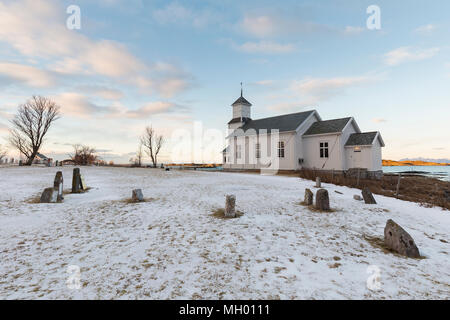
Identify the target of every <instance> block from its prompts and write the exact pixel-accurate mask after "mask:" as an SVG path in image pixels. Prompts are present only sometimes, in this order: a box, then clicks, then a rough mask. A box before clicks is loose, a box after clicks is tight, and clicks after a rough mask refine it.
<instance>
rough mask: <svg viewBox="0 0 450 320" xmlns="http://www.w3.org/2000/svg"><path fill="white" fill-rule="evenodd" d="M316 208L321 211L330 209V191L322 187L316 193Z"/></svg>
mask: <svg viewBox="0 0 450 320" xmlns="http://www.w3.org/2000/svg"><path fill="white" fill-rule="evenodd" d="M316 209H317V210H320V211H330V197H329V196H328V191H327V190H325V189H320V190H318V191H317V193H316Z"/></svg>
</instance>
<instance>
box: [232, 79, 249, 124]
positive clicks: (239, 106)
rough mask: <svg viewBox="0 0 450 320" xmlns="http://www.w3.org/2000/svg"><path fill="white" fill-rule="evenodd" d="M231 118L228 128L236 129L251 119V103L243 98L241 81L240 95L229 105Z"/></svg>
mask: <svg viewBox="0 0 450 320" xmlns="http://www.w3.org/2000/svg"><path fill="white" fill-rule="evenodd" d="M231 106H232V107H233V119H231V121H230V122H229V123H228V125H229V128H230V129H236V128H239V127H241V126H242V125H244V124H245V123H246V122H248V121H250V120H251V107H252V104H251V103H250V102H248V101H247V99H245V98H244V89H243V85H242V82H241V96H240V97H239V98H238V99H237V100H236V101H235V102H234V103H233V104H232V105H231Z"/></svg>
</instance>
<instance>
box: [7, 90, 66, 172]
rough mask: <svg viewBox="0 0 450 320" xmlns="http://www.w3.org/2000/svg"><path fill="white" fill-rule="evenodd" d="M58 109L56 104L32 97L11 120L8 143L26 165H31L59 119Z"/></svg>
mask: <svg viewBox="0 0 450 320" xmlns="http://www.w3.org/2000/svg"><path fill="white" fill-rule="evenodd" d="M59 109H60V108H59V106H57V105H56V103H54V102H53V101H51V100H49V99H47V98H44V97H41V96H33V97H32V98H31V99H30V100H28V101H27V102H26V103H25V104H23V105H20V106H19V108H18V111H17V114H16V116H15V117H14V119H12V120H11V123H12V126H13V128H12V129H11V130H10V136H9V142H10V144H11V145H12V146H13V147H15V148H17V149H18V150H19V152H20V153H21V154H22V155H23V156H24V157H25V158H26V161H25V164H26V165H28V166H31V165H32V164H33V161H34V158H36V155H37V154H38V152H39V150H40V148H41V146H42V143H43V142H44V137H45V135H46V134H47V132H48V130H49V129H50V126H51V125H52V123H53V122H54V121H56V120H58V119H59V115H60V113H59Z"/></svg>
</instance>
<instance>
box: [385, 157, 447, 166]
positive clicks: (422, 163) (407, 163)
mask: <svg viewBox="0 0 450 320" xmlns="http://www.w3.org/2000/svg"><path fill="white" fill-rule="evenodd" d="M436 160H439V159H436ZM396 166H450V162H448V160H447V162H430V161H422V160H403V161H394V160H383V167H396Z"/></svg>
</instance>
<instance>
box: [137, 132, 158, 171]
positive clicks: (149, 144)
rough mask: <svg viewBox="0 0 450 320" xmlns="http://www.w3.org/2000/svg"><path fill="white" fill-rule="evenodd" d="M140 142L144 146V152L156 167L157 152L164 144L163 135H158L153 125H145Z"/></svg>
mask: <svg viewBox="0 0 450 320" xmlns="http://www.w3.org/2000/svg"><path fill="white" fill-rule="evenodd" d="M141 143H142V146H143V147H144V148H145V152H146V153H147V154H148V156H149V157H150V158H151V159H152V163H153V167H155V168H156V166H157V164H158V154H159V152H160V151H161V148H162V146H163V144H164V137H163V136H162V135H158V134H157V133H156V131H155V129H153V127H147V128H145V132H144V135H143V136H142V138H141Z"/></svg>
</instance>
